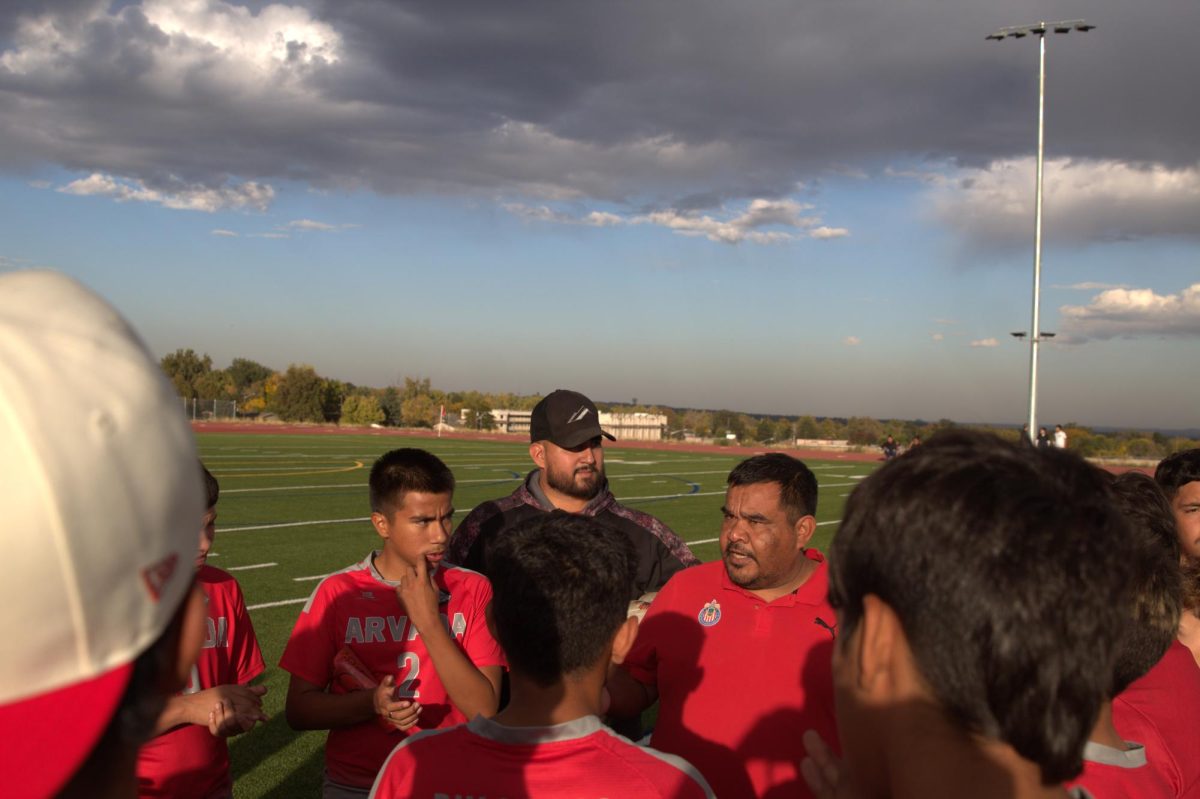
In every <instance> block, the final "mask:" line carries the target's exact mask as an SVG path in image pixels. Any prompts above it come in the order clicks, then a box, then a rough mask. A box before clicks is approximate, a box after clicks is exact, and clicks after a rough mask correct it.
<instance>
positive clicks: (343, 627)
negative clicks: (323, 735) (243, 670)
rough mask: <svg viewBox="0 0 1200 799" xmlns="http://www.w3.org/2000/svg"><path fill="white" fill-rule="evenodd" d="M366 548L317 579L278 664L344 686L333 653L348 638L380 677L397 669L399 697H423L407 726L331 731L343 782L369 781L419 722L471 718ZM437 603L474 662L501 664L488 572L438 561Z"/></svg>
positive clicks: (330, 752)
mask: <svg viewBox="0 0 1200 799" xmlns="http://www.w3.org/2000/svg"><path fill="white" fill-rule="evenodd" d="M374 556H375V554H374V553H372V554H371V555H368V556H367V558H366V559H365V560H363V561H362V562H361V563H357V564H355V565H354V566H351V567H350V568H349V569H346V570H345V571H341V572H338V573H337V574H333V575H330V576H329V577H326V578H325V579H324V580H322V581H321V582H320V584H319V585H317V588H316V590H315V591H313V594H312V596H311V597H310V598H309V600H308V603H307V604H306V605H305V606H304V610H303V611H301V613H300V618H299V619H297V620H296V626H295V628H294V629H293V630H292V636H291V638H289V639H288V643H287V647H286V648H285V649H284V651H283V657H282V658H280V660H279V665H280V666H281V667H282V668H283V669H285V670H286V671H288V672H290V673H291V674H294V675H296V676H297V677H299V678H300V679H302V680H305V681H307V682H310V683H312V684H313V685H323V686H326V690H328V691H330V692H332V693H342V692H343V691H342V689H341V688H340V687H339V686H338V685H337V684H336V682H334V681H333V676H334V674H333V658H334V656H335V655H337V653H338V651H339V650H340V649H341V648H342V647H344V646H348V647H350V649H351V650H353V652H354V654H355V655H357V656H358V658H359V659H360V660H361V661H362V662H363V664H364V665H366V667H367V668H368V669H370V671H371V673H372V674H373V676H374V677H375V679H377V680H382V679H383V678H384V677H385V676H387V675H388V674H391V675H392V676H393V677H394V678H395V680H396V688H397V691H396V696H397V698H400V699H404V698H409V699H415V700H418V701H419V702H420V703H421V705H422V710H421V716H420V718H419V719H418V721H417V724H416V725H415V726H414V727H412V728H410V730H409V731H407V732H401V731H399V730H390V731H389V730H385V729H384V728H383V727H382V726H380V725H379V723H378V722H377V721H376V720H375V719H371V720H369V721H365V722H363V723H362V724H356V725H354V726H353V727H341V728H338V729H333V730H330V731H329V737H328V739H327V740H326V742H325V768H326V771H328V773H329V777H330V779H332V780H333V781H334V782H338V783H341V784H343V785H350V786H355V787H361V788H369V787H370V786H371V784H372V783H374V782H375V775H376V774H378V773H379V767H380V766H381V765H383V761H384V760H385V759H386V758H387V756H388V753H389V752H391V751H392V749H393V748H395V746H396V745H397V744H398V743H400V742H401V741H402V740H404V738H405V737H406V736H407V735H409V734H412V733H416V732H420V731H421V730H431V729H437V728H440V727H450V726H453V725H455V724H461V723H462V722H464V721H466V720H467V719H466V717H465V716H463V714H462V713H461V712H460V711H459V710H458V708H456V707H455V706H454V705H453V704H452V703H451V702H450V697H449V695H448V694H447V693H446V688H445V686H443V685H442V682H441V680H439V679H438V675H437V672H435V671H434V669H433V660H432V659H431V658H430V657H429V652H428V651H427V650H426V649H425V644H424V643H423V642H422V641H421V637H420V635H418V634H417V630H416V628H415V627H413V626H412V624H411V623H409V621H408V616H407V615H405V611H404V606H403V605H402V604H401V602H400V599H399V597H397V596H396V585H397V583H391V582H388V581H386V580H384V579H383V577H382V576H381V575H380V574H379V572H378V571H377V570H376V569H375V566H374V565H373V563H372V559H373V558H374ZM434 580H435V582H436V583H437V586H438V588H439V589H440V590H441V597H440V599H439V609H440V612H441V614H442V621H443V622H445V623H446V624H447V625H448V626H449V629H450V631H451V634H452V635H453V637H454V640H455V641H456V642H457V643H458V645H459V647H460V648H461V649H462V651H463V652H464V653H465V654H466V656H467V658H468V659H470V661H471V662H472V663H474V664H475V666H477V667H480V666H502V665H503V664H504V656H503V654H502V653H501V651H500V645H499V644H497V643H496V641H495V639H494V638H492V635H491V633H489V632H488V629H487V622H486V621H485V618H484V608H485V607H486V606H487V603H488V602H489V601H490V600H491V598H492V586H491V584H490V583H488V581H487V578H485V577H483V575H480V574H477V573H475V572H473V571H469V570H467V569H460V568H458V567H454V566H449V567H443V568H440V569H438V570H437V571H436V572H435V573H434Z"/></svg>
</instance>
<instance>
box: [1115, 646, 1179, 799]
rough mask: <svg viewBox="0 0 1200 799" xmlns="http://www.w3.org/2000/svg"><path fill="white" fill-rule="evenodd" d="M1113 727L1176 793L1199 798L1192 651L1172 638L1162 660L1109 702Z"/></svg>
mask: <svg viewBox="0 0 1200 799" xmlns="http://www.w3.org/2000/svg"><path fill="white" fill-rule="evenodd" d="M1113 726H1114V727H1116V729H1117V732H1118V733H1120V735H1121V737H1122V738H1124V739H1125V740H1127V741H1137V742H1138V743H1144V744H1145V745H1146V760H1147V761H1148V762H1149V764H1150V766H1151V767H1152V768H1154V769H1156V770H1157V771H1159V772H1160V773H1162V774H1163V776H1164V777H1165V778H1166V780H1167V782H1168V783H1169V784H1170V785H1171V787H1172V788H1173V789H1174V790H1175V795H1176V796H1185V797H1193V799H1196V798H1200V666H1197V665H1196V661H1195V659H1194V658H1193V657H1192V653H1191V650H1189V649H1188V648H1187V647H1186V646H1184V645H1183V644H1181V643H1179V642H1178V641H1172V642H1171V646H1170V648H1169V649H1168V650H1167V653H1166V654H1165V655H1163V656H1162V659H1161V660H1159V661H1158V663H1156V664H1155V665H1154V667H1153V668H1152V669H1150V671H1148V672H1146V673H1145V674H1143V675H1142V676H1141V677H1140V678H1139V679H1137V680H1134V682H1133V683H1131V684H1130V686H1129V687H1128V688H1126V689H1125V690H1124V691H1123V692H1122V693H1121V695H1120V696H1118V697H1117V698H1116V699H1114V700H1113ZM1152 740H1158V741H1161V742H1162V743H1161V745H1160V746H1154V745H1153V744H1152V743H1151V741H1152Z"/></svg>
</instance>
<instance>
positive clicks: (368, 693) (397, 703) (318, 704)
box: [284, 674, 421, 730]
mask: <svg viewBox="0 0 1200 799" xmlns="http://www.w3.org/2000/svg"><path fill="white" fill-rule="evenodd" d="M395 691H396V683H395V679H394V678H393V677H392V675H390V674H389V675H388V676H386V677H384V678H383V681H382V682H381V683H380V684H379V686H378V687H376V688H371V689H364V690H362V691H351V692H349V693H345V694H331V693H329V692H327V691H326V690H325V688H324V686H321V685H314V684H313V683H310V682H308V681H307V680H305V679H303V678H301V677H297V676H296V675H295V674H293V675H292V679H291V681H290V682H289V683H288V692H287V701H286V703H285V705H284V714H285V715H286V717H287V722H288V726H290V727H291V728H292V729H294V730H330V729H333V728H335V727H352V726H354V725H355V724H362V723H363V722H364V721H370V720H371V719H372V718H373V717H375V716H378V717H380V718H381V719H383V720H384V721H385V722H387V723H388V724H391V725H392V726H393V727H395V728H397V729H400V730H406V729H408V728H409V727H411V726H413V725H414V724H416V723H417V716H419V715H420V713H421V705H420V704H418V703H417V702H413V701H410V700H407V699H402V700H396V699H395V698H394V696H395Z"/></svg>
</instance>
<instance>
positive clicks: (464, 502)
mask: <svg viewBox="0 0 1200 799" xmlns="http://www.w3.org/2000/svg"><path fill="white" fill-rule="evenodd" d="M196 439H197V442H198V445H199V449H200V455H201V457H202V459H203V460H204V462H205V464H206V465H207V466H208V468H209V469H210V470H212V472H213V473H214V474H215V475H216V476H217V478H218V479H219V480H220V482H221V499H220V503H219V504H218V506H217V512H218V518H217V539H216V544H215V546H214V548H213V549H214V555H213V556H212V557H211V560H210V561H209V562H210V563H211V564H212V565H214V566H217V567H219V568H222V569H228V570H230V571H231V572H232V573H233V574H234V575H235V576H236V577H237V579H238V582H239V583H241V586H242V589H243V591H244V592H245V595H246V604H247V605H248V606H249V607H250V608H251V611H250V614H251V618H252V620H253V622H254V628H255V632H256V633H257V635H258V640H259V643H260V645H261V646H262V650H263V657H264V658H265V660H266V663H267V672H266V674H265V675H264V677H263V678H261V681H262V682H263V683H264V684H265V685H267V686H268V688H269V692H268V694H267V697H266V700H265V707H266V710H267V712H268V714H270V716H271V720H270V721H269V722H268V723H266V724H265V725H260V726H259V727H257V728H255V729H254V730H253V731H251V732H250V733H247V734H246V735H243V736H240V737H238V738H234V739H232V740H231V741H230V756H231V759H232V767H233V775H234V781H235V783H234V784H235V794H236V795H237V796H238V797H239V799H251V798H253V797H292V796H313V795H316V794H317V793H318V792H319V790H320V785H321V772H322V768H323V762H322V758H323V750H322V745H323V742H324V738H325V733H324V732H307V733H298V732H295V731H293V730H292V729H290V728H289V727H288V726H287V722H286V721H285V720H284V718H283V700H284V696H285V694H286V691H287V674H286V672H283V671H282V670H281V669H279V668H278V666H277V664H278V662H279V656H280V655H281V654H282V652H283V647H284V644H285V643H286V642H287V638H288V635H289V634H290V632H291V629H292V625H293V623H294V622H295V619H296V616H297V614H298V613H299V612H300V607H301V604H302V603H303V601H304V600H305V599H306V598H307V597H308V595H309V594H310V593H311V592H312V590H313V588H314V587H315V586H316V583H317V580H318V579H319V578H320V577H321V576H323V575H326V574H329V573H331V572H334V571H337V570H339V569H342V568H344V567H346V566H349V565H350V564H352V563H355V562H357V561H360V560H362V558H363V557H364V556H365V555H366V553H367V552H369V551H370V550H371V549H373V548H375V547H376V546H377V544H378V540H379V539H378V536H377V535H376V534H375V532H374V531H373V530H372V529H371V527H370V525H369V523H368V521H367V515H368V512H369V511H368V507H367V474H368V471H369V470H370V467H371V463H372V462H373V461H374V459H375V458H377V457H378V456H379V455H381V454H382V453H383V452H385V451H387V450H389V449H392V448H393V447H397V446H419V447H423V448H426V449H428V450H430V451H432V452H434V453H436V454H437V455H438V456H439V457H441V458H442V459H443V460H444V461H445V462H446V463H447V464H448V465H449V466H450V468H451V469H452V470H453V471H454V475H455V477H456V479H457V480H458V489H457V491H456V492H455V498H454V504H455V508H456V516H455V519H456V524H457V522H458V521H460V520H461V519H462V518H463V516H465V515H466V513H467V512H468V511H469V510H470V509H471V508H473V507H474V506H475V505H477V504H479V503H480V502H484V501H486V500H489V499H494V498H496V497H500V496H504V495H507V494H509V493H510V492H511V491H512V490H513V489H514V488H515V487H516V485H517V483H518V481H520V480H521V479H522V478H523V477H524V476H525V474H526V473H527V472H528V471H529V470H530V469H531V468H532V463H531V462H530V459H529V453H528V445H526V444H523V443H514V442H497V441H487V440H461V439H436V438H428V439H415V440H414V439H397V438H382V437H378V436H370V435H322V436H314V435H303V434H297V435H289V434H277V435H269V436H268V435H258V434H253V433H205V432H200V433H197V435H196ZM744 457H745V456H744V455H740V454H737V455H735V454H727V453H722V452H719V451H718V452H684V451H679V450H652V449H645V448H641V447H639V448H623V447H620V446H611V447H609V448H607V449H606V450H605V467H606V471H607V474H608V478H609V484H610V487H611V489H612V491H613V493H614V494H616V496H617V498H618V499H619V500H620V501H621V502H623V503H625V504H628V505H630V506H631V507H635V508H638V509H640V510H644V511H646V512H648V513H652V514H654V515H655V516H657V517H658V518H660V519H662V520H663V521H664V522H665V523H666V524H667V525H669V526H670V527H671V528H672V529H673V530H675V532H677V533H678V534H679V535H680V536H681V537H682V538H683V539H684V540H685V541H687V542H689V544H691V545H692V549H693V551H694V552H695V553H696V555H697V556H698V557H700V558H701V559H702V560H712V559H714V558H716V557H717V555H718V548H717V544H716V541H715V539H716V537H717V535H718V533H719V529H720V507H721V504H722V501H723V499H724V493H725V477H726V476H727V475H728V473H729V470H730V469H731V468H732V467H733V466H734V465H735V464H736V463H737V462H739V461H740V460H741V459H742V458H744ZM807 462H808V464H809V466H810V467H812V468H813V471H814V472H815V473H816V475H817V479H818V481H819V483H820V487H821V492H820V500H819V503H818V504H819V508H818V514H817V521H818V524H819V526H818V528H817V533H816V535H815V537H814V539H813V546H815V547H817V548H818V549H821V550H824V549H826V548H827V547H828V544H829V541H830V540H831V538H832V537H833V534H834V532H835V530H836V528H837V523H838V521H839V520H840V519H841V514H842V508H843V506H844V503H845V495H846V494H847V493H848V492H849V491H850V490H851V488H852V487H853V486H854V485H855V484H856V483H857V482H858V480H860V479H862V477H863V476H865V475H866V474H868V473H870V472H871V471H872V470H873V469H874V468H876V466H877V465H878V464H875V463H862V462H847V461H818V460H808V461H807Z"/></svg>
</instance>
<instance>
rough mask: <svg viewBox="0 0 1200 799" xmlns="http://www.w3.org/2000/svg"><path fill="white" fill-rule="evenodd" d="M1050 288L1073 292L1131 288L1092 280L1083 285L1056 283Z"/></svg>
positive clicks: (1120, 284) (1122, 284)
mask: <svg viewBox="0 0 1200 799" xmlns="http://www.w3.org/2000/svg"><path fill="white" fill-rule="evenodd" d="M1050 288H1052V289H1070V290H1072V291H1104V290H1105V289H1127V288H1129V286H1127V285H1125V284H1124V283H1097V282H1095V281H1091V280H1085V281H1083V282H1082V283H1069V284H1065V285H1064V284H1060V283H1055V284H1054V285H1053V286H1051V287H1050Z"/></svg>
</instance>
